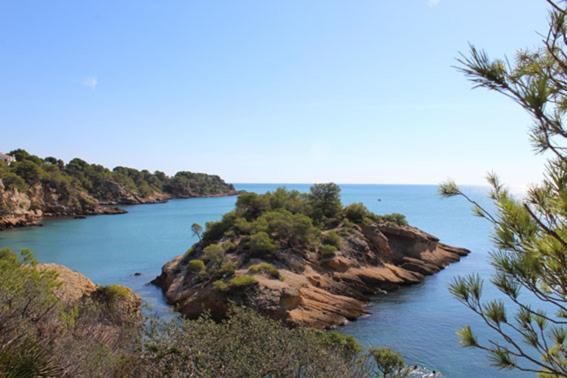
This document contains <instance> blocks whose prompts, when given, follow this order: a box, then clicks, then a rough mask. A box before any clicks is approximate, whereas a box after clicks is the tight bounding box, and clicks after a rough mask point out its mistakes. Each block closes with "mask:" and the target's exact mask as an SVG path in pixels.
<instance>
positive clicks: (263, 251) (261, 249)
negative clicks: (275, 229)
mask: <svg viewBox="0 0 567 378" xmlns="http://www.w3.org/2000/svg"><path fill="white" fill-rule="evenodd" d="M277 249H278V246H277V245H276V244H275V243H274V241H273V240H272V238H271V237H270V235H268V234H267V233H266V232H264V231H259V232H256V233H255V234H253V235H252V236H251V237H250V254H251V255H253V256H266V255H270V254H272V253H274V252H276V250H277Z"/></svg>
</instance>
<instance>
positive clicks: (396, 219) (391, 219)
mask: <svg viewBox="0 0 567 378" xmlns="http://www.w3.org/2000/svg"><path fill="white" fill-rule="evenodd" d="M379 218H380V220H381V221H383V222H386V223H393V224H395V225H398V226H407V225H408V221H407V219H406V216H405V215H403V214H399V213H391V214H385V215H381V216H380V217H379Z"/></svg>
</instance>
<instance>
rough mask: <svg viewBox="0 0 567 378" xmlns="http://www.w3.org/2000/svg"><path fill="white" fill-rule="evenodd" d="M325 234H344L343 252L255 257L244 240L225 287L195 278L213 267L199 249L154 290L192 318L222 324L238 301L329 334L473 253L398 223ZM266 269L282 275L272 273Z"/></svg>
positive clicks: (230, 255)
mask: <svg viewBox="0 0 567 378" xmlns="http://www.w3.org/2000/svg"><path fill="white" fill-rule="evenodd" d="M325 233H326V234H328V233H337V234H339V235H341V237H340V242H339V243H338V248H337V249H336V251H335V252H334V254H332V255H331V254H329V255H328V256H322V255H321V253H317V252H315V251H311V250H293V249H288V250H285V251H278V252H277V253H276V254H273V255H270V257H266V256H264V257H262V258H256V257H250V254H248V253H247V252H246V247H244V244H245V241H244V240H243V239H240V240H239V241H237V242H236V246H232V247H231V249H230V250H229V251H228V252H226V255H227V257H225V258H226V259H228V260H230V261H231V262H232V263H233V264H234V266H236V270H235V272H234V276H233V278H232V279H230V280H227V279H226V278H225V279H224V281H223V282H224V284H220V283H219V282H220V281H222V278H221V279H220V280H219V275H218V274H217V275H214V274H209V275H208V276H207V274H204V273H203V271H200V272H196V271H195V269H194V267H193V265H194V264H191V263H190V261H191V260H195V259H199V258H200V259H201V260H203V259H204V260H205V261H206V253H204V252H203V250H201V249H200V247H199V246H198V245H197V247H196V248H194V249H193V250H192V251H190V254H187V255H184V256H179V257H177V258H175V259H174V260H173V261H171V262H169V263H167V264H166V265H165V266H164V267H163V269H162V274H161V275H160V276H159V277H158V278H157V279H156V280H155V283H156V284H157V285H159V286H160V287H161V288H162V289H163V291H164V293H165V295H166V297H167V300H168V301H169V302H170V303H172V304H174V305H175V306H176V308H177V309H178V311H180V312H181V313H182V314H184V315H186V316H187V317H190V318H195V317H197V316H199V315H200V314H201V313H202V312H203V311H210V312H211V314H212V315H213V316H214V317H216V318H222V317H224V316H225V314H226V311H227V310H228V308H229V306H230V303H231V302H235V303H238V304H241V305H245V306H248V307H251V308H253V309H255V310H257V311H258V312H260V313H263V314H266V315H268V316H271V317H273V318H276V319H281V320H284V321H285V322H287V323H288V324H290V325H302V326H311V327H316V328H329V327H332V326H336V325H342V324H344V323H345V322H347V321H348V320H354V319H356V318H357V317H359V316H361V315H363V314H365V313H366V312H367V310H366V303H367V302H368V301H369V300H370V299H371V298H372V296H374V295H376V294H379V293H384V292H387V291H390V290H394V289H396V288H399V287H401V286H405V285H410V284H415V283H418V282H421V281H422V280H423V279H424V278H425V276H427V275H431V274H434V273H436V272H438V271H439V270H441V269H443V268H445V267H446V266H447V265H449V264H451V263H453V262H456V261H458V260H459V259H460V258H461V257H462V256H465V255H466V254H468V253H469V251H468V250H466V249H462V248H455V247H451V246H448V245H445V244H442V243H440V242H439V240H438V239H437V238H436V237H434V236H432V235H429V234H427V233H425V232H423V231H421V230H418V229H416V228H414V227H410V226H405V225H395V224H391V223H383V222H376V223H373V224H366V225H354V226H353V225H348V226H345V225H344V224H340V225H339V226H338V227H336V228H334V229H331V230H327V231H324V232H323V236H324V235H325ZM231 243H234V239H233V240H232V241H231ZM267 262H268V263H269V264H268V265H270V264H271V266H272V267H273V268H275V269H277V271H275V270H273V269H271V268H270V269H268V268H266V266H267V265H266V263H267ZM262 263H263V265H262ZM209 264H210V263H209ZM261 266H264V268H263V269H258V267H261ZM221 274H222V273H221ZM221 277H222V275H221ZM234 277H236V278H238V277H241V281H242V280H243V279H242V277H247V281H248V282H247V284H246V285H243V284H238V279H236V280H235V279H234ZM250 277H252V279H250ZM278 277H279V278H278Z"/></svg>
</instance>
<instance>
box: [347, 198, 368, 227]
mask: <svg viewBox="0 0 567 378" xmlns="http://www.w3.org/2000/svg"><path fill="white" fill-rule="evenodd" d="M344 213H345V217H346V218H347V219H348V220H350V221H351V222H353V223H356V224H362V223H363V222H364V219H366V218H367V217H368V216H369V215H370V212H369V211H368V209H367V208H366V206H364V205H363V204H362V203H360V202H357V203H353V204H350V205H348V206H347V207H345V210H344Z"/></svg>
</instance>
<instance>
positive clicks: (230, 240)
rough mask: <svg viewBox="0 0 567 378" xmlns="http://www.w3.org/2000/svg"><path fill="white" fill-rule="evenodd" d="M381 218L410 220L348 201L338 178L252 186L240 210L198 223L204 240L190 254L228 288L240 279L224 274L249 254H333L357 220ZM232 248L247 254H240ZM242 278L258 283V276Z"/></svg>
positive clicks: (269, 270)
mask: <svg viewBox="0 0 567 378" xmlns="http://www.w3.org/2000/svg"><path fill="white" fill-rule="evenodd" d="M375 223H382V224H383V223H393V224H396V225H407V222H406V220H405V217H404V216H403V215H401V214H388V215H377V214H374V213H372V212H370V211H369V210H368V209H367V208H366V207H365V206H364V205H363V204H361V203H354V204H351V205H348V206H346V207H344V206H343V205H342V203H341V200H340V188H339V186H338V185H336V184H333V183H330V184H316V185H313V186H312V187H311V189H310V191H309V193H300V192H298V191H296V190H291V191H290V190H286V189H284V188H278V189H277V190H275V191H274V192H268V193H266V194H256V193H248V192H246V193H241V194H240V195H239V197H238V200H237V201H236V209H235V210H234V211H231V212H229V213H226V214H225V215H224V216H223V218H222V220H220V221H218V222H209V223H208V224H207V227H206V230H205V232H204V233H202V230H201V227H200V226H199V225H193V226H192V230H193V233H194V234H196V235H197V236H198V237H199V239H200V241H199V242H198V243H197V244H196V245H195V246H193V247H192V248H191V249H190V250H189V251H188V253H187V254H186V257H185V258H186V259H187V264H188V267H189V270H190V271H193V272H198V273H199V278H200V279H210V278H211V277H215V278H218V279H219V280H221V281H218V282H216V286H217V287H218V288H221V289H226V288H227V286H226V285H224V284H228V288H230V285H231V284H232V285H233V284H234V282H231V281H229V282H224V281H222V280H223V279H226V278H230V277H231V276H232V275H233V274H234V271H235V270H236V269H238V268H239V267H240V266H242V265H244V264H245V263H246V262H247V261H248V260H249V259H254V258H255V259H262V260H268V261H272V262H277V261H280V262H283V261H285V262H286V263H287V265H289V264H290V256H292V255H300V256H307V255H318V256H320V258H322V259H324V258H329V257H332V256H333V255H334V253H335V251H336V250H337V248H338V246H339V242H340V240H341V235H340V234H341V233H345V232H349V231H348V230H349V229H351V228H353V227H354V226H355V225H359V226H364V225H372V224H375ZM228 254H232V255H233V256H234V255H240V256H245V258H244V259H234V258H231V257H230V256H229V255H228ZM248 269H249V271H250V273H258V272H263V273H266V274H267V275H269V276H271V277H274V278H279V274H278V273H277V269H275V267H273V266H271V265H270V264H269V263H266V262H264V263H260V264H259V265H253V266H250V267H249V268H248ZM245 277H247V276H245ZM237 279H240V280H241V281H243V282H242V283H244V282H246V283H249V284H252V283H253V278H252V277H249V278H241V277H237ZM223 283H224V284H223ZM242 283H241V284H242Z"/></svg>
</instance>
